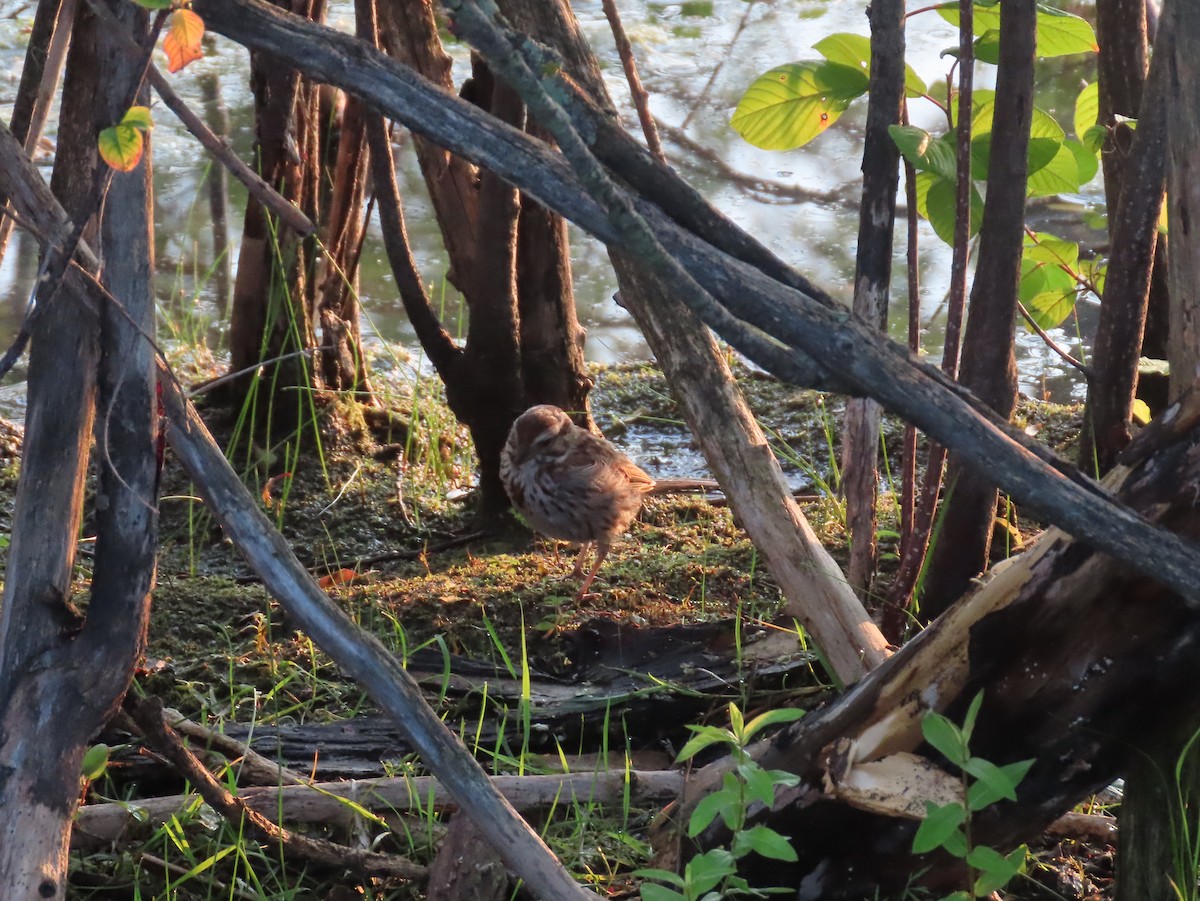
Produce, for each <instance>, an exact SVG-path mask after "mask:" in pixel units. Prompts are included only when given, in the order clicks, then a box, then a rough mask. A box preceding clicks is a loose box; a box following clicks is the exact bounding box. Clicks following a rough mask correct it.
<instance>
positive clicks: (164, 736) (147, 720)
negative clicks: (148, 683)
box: [130, 698, 428, 879]
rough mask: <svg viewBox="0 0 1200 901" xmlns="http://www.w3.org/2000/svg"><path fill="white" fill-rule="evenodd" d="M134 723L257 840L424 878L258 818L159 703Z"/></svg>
mask: <svg viewBox="0 0 1200 901" xmlns="http://www.w3.org/2000/svg"><path fill="white" fill-rule="evenodd" d="M130 713H131V715H132V716H133V718H134V720H135V721H136V722H137V724H138V725H139V726H141V727H142V730H143V731H144V732H145V734H146V738H147V740H149V741H150V742H152V743H153V744H154V745H155V747H156V748H157V750H158V751H159V753H161V754H162V755H163V756H165V757H166V758H167V759H168V760H169V761H171V765H172V766H174V767H175V768H176V769H177V770H178V771H179V772H180V774H181V775H183V776H184V777H185V778H186V779H187V780H188V781H189V782H191V783H192V784H193V785H195V786H196V788H197V790H198V791H199V792H200V795H201V797H203V798H204V801H205V803H207V804H208V806H209V807H211V808H212V809H213V810H215V811H217V812H218V813H219V814H221V816H223V817H225V819H227V820H228V821H229V822H230V823H232V824H233V825H234V826H235V827H236V826H237V825H238V824H240V823H244V824H245V825H246V827H247V828H248V830H249V832H250V833H251V834H252V835H254V836H256V837H257V838H258V839H259V840H260V841H263V842H268V843H271V844H277V845H279V846H280V847H281V848H282V849H283V850H284V851H285V852H286V853H289V854H293V855H295V856H296V857H300V858H302V859H304V860H309V861H312V862H313V863H318V864H321V865H323V866H328V867H338V868H343V867H352V868H355V869H358V870H362V871H363V872H367V873H373V874H377V875H386V876H392V877H399V878H402V879H423V878H425V876H426V875H427V872H428V871H427V870H426V868H425V867H423V866H420V865H418V864H415V863H413V862H412V861H410V860H407V859H405V858H403V857H400V856H399V855H391V854H378V853H376V852H373V851H361V850H358V849H355V848H348V847H346V846H344V845H337V844H334V843H333V842H328V841H325V840H323V839H314V838H309V837H307V836H303V835H297V834H295V833H293V832H290V831H288V830H287V829H284V828H282V827H281V826H277V825H276V824H275V823H273V822H271V821H270V820H269V819H267V818H266V817H265V816H263V814H261V813H259V812H258V811H256V810H253V809H251V808H250V806H249V805H247V804H246V802H245V801H244V800H243V799H241V798H237V797H234V796H233V795H232V794H230V793H229V791H228V790H227V789H226V788H225V786H223V785H222V784H221V783H220V782H218V781H217V780H216V779H215V778H214V777H213V775H212V773H210V772H209V771H208V770H206V769H205V768H204V766H203V764H201V763H200V761H199V760H198V759H197V758H196V755H195V754H193V753H192V752H191V751H190V750H189V749H188V748H187V746H186V745H184V743H183V741H182V740H181V739H180V737H179V735H178V733H177V732H175V730H174V729H172V728H171V727H170V726H169V725H167V723H166V721H165V719H164V716H163V707H162V701H160V700H159V699H158V698H150V699H148V700H145V701H142V702H141V703H138V704H136V705H134V706H133V707H132V709H131V711H130Z"/></svg>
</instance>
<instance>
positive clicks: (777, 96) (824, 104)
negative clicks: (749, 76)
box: [730, 62, 867, 150]
mask: <svg viewBox="0 0 1200 901" xmlns="http://www.w3.org/2000/svg"><path fill="white" fill-rule="evenodd" d="M866 90H867V76H866V75H865V74H864V73H863V72H861V71H860V70H857V69H852V68H850V67H849V66H843V65H840V64H838V63H831V62H821V63H812V62H805V63H789V64H787V65H785V66H777V67H776V68H774V69H771V70H770V71H769V72H765V73H764V74H762V75H760V76H759V77H758V78H756V79H755V80H754V82H753V83H752V84H751V85H750V87H749V88H747V89H746V93H745V94H744V95H743V96H742V99H741V102H739V103H738V106H737V109H736V110H734V113H733V118H732V119H731V120H730V125H732V126H733V128H734V130H735V131H737V133H738V134H740V135H741V136H742V137H743V138H744V139H745V140H746V141H747V142H749V143H751V144H753V145H754V146H755V147H761V148H763V149H764V150H791V149H793V148H795V147H801V146H803V145H805V144H807V143H808V142H809V141H811V140H812V139H813V138H815V137H816V136H817V135H819V134H821V132H823V131H825V129H827V128H828V127H829V126H830V125H832V124H833V123H834V122H836V121H837V120H838V118H839V117H840V116H841V115H842V113H843V112H845V110H846V107H847V106H849V105H850V101H851V100H853V99H854V98H855V97H858V96H860V95H861V94H863V93H864V92H865V91H866Z"/></svg>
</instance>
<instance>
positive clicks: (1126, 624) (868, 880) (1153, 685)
mask: <svg viewBox="0 0 1200 901" xmlns="http://www.w3.org/2000/svg"><path fill="white" fill-rule="evenodd" d="M1105 486H1106V487H1107V488H1109V489H1110V490H1113V491H1115V492H1117V494H1118V496H1119V497H1120V498H1121V499H1122V500H1123V501H1125V502H1126V503H1128V504H1129V505H1130V506H1131V507H1132V508H1133V509H1135V510H1138V511H1139V512H1141V513H1143V514H1145V515H1147V516H1150V517H1151V518H1153V519H1154V520H1155V521H1156V522H1158V523H1160V524H1161V525H1163V526H1165V527H1167V528H1170V529H1172V530H1173V531H1174V532H1175V533H1176V534H1178V535H1180V536H1181V537H1182V538H1184V539H1187V540H1190V541H1194V540H1196V538H1197V536H1200V508H1198V507H1197V505H1196V500H1195V499H1196V498H1197V497H1198V496H1200V392H1197V391H1194V392H1192V393H1191V394H1189V395H1188V396H1187V397H1186V398H1185V399H1184V400H1183V402H1181V403H1179V404H1176V405H1174V406H1172V407H1171V408H1169V409H1168V410H1167V411H1166V413H1165V414H1164V415H1163V417H1161V418H1160V420H1159V421H1157V422H1156V424H1155V425H1154V426H1153V427H1152V428H1151V429H1149V430H1148V431H1147V432H1144V433H1143V435H1142V436H1140V437H1139V439H1138V441H1136V442H1135V443H1134V444H1133V445H1131V446H1130V448H1129V449H1128V450H1127V452H1126V454H1125V456H1124V457H1123V458H1122V465H1120V466H1119V467H1118V468H1117V469H1115V470H1113V472H1112V473H1110V475H1109V477H1108V478H1107V479H1106V480H1105ZM1197 641H1200V623H1198V622H1197V620H1196V617H1195V615H1194V612H1193V611H1192V610H1191V608H1190V606H1189V605H1188V604H1187V603H1186V602H1185V601H1184V600H1183V599H1181V598H1179V597H1178V596H1177V595H1174V594H1172V593H1171V592H1170V591H1169V590H1167V589H1166V588H1164V587H1162V586H1161V585H1159V584H1157V583H1155V582H1153V581H1151V580H1149V579H1146V578H1145V577H1144V576H1141V575H1140V574H1138V573H1137V572H1136V571H1135V570H1134V569H1133V567H1131V566H1129V565H1128V564H1124V563H1121V562H1119V561H1116V560H1114V559H1112V558H1111V557H1108V556H1106V555H1103V554H1099V553H1097V552H1095V551H1094V550H1092V549H1090V548H1089V547H1087V546H1086V545H1085V544H1084V543H1082V542H1079V541H1075V540H1073V539H1072V538H1071V537H1070V536H1068V535H1066V534H1064V533H1063V532H1061V531H1060V530H1057V529H1052V530H1050V531H1049V532H1048V533H1047V534H1045V535H1044V536H1043V537H1042V538H1041V539H1040V540H1039V541H1038V542H1037V544H1036V545H1034V546H1033V548H1031V549H1030V550H1028V551H1026V552H1025V553H1023V554H1021V555H1020V556H1018V557H1016V558H1014V559H1012V560H1010V561H1008V562H1007V563H1006V564H1004V565H1002V566H1000V567H996V568H995V569H994V570H993V572H992V574H991V575H989V576H988V577H987V578H986V580H985V581H984V583H983V584H982V585H981V586H980V587H978V588H977V589H976V590H975V591H974V592H973V593H972V594H971V595H969V596H968V597H966V598H965V599H963V600H962V601H960V602H959V603H958V604H956V605H955V606H953V607H952V608H951V609H950V610H949V611H947V613H946V614H945V615H943V616H942V617H941V618H940V619H938V620H937V621H935V622H934V623H933V624H932V625H931V626H930V627H929V628H928V629H926V630H925V631H924V632H923V633H921V635H919V636H918V637H917V638H915V639H914V640H913V641H911V642H910V643H909V644H908V645H906V646H905V647H904V648H903V649H901V651H899V652H898V653H897V654H896V655H895V656H894V657H892V658H891V659H890V660H889V661H888V662H887V663H885V664H884V665H883V666H882V667H880V668H879V669H878V670H877V671H875V672H874V673H872V674H871V675H870V676H868V677H867V678H866V679H865V680H863V681H862V682H860V683H859V684H858V685H857V686H855V687H854V688H853V689H852V690H851V691H849V692H848V693H847V694H846V695H845V696H844V697H843V698H842V699H841V700H840V701H839V702H837V703H835V704H832V705H830V706H829V707H827V708H825V709H824V710H821V711H819V712H817V713H815V714H813V715H811V716H810V717H808V718H806V719H805V720H803V721H802V722H800V723H798V724H796V725H794V726H791V727H789V728H788V729H786V730H784V731H783V732H781V733H779V734H778V735H776V736H775V737H774V738H772V739H770V740H768V741H766V742H764V743H763V744H762V745H761V746H760V747H758V748H756V749H755V751H754V756H755V757H756V759H757V760H758V762H759V763H760V764H761V765H762V766H764V767H768V768H774V769H784V770H788V771H790V772H793V773H796V774H799V775H800V776H801V777H802V780H803V781H802V783H801V785H800V786H799V787H797V788H796V789H794V790H789V791H787V792H785V793H782V794H781V797H780V799H779V801H778V803H777V805H776V807H775V809H773V810H769V811H768V810H758V811H757V812H756V813H755V814H753V815H752V817H751V821H750V823H749V825H754V824H757V823H767V824H769V825H771V826H772V827H773V828H776V829H779V830H780V831H783V832H785V833H786V834H789V835H791V836H792V837H793V838H794V847H795V848H796V850H797V851H798V852H799V854H800V861H799V862H798V863H797V864H795V865H793V866H790V867H782V868H773V869H772V870H771V872H770V873H769V874H766V873H764V874H762V875H764V878H765V879H767V881H768V882H769V884H781V880H782V884H791V885H796V886H800V887H801V894H800V897H802V898H815V897H823V898H831V897H841V896H843V895H845V894H847V893H848V894H850V895H851V896H861V894H859V895H855V893H856V892H858V893H861V892H862V891H863V890H864V889H865V888H866V887H867V886H870V890H871V891H873V890H874V889H875V888H877V887H882V888H883V889H884V890H885V891H886V890H887V889H888V888H889V887H896V886H897V885H902V884H903V882H904V880H905V879H907V878H908V876H909V874H912V873H914V872H918V871H925V872H926V874H927V876H926V878H927V879H928V880H929V881H930V882H932V883H933V884H935V885H945V884H947V883H950V882H953V880H955V879H956V878H958V876H959V871H958V870H957V869H956V868H957V867H958V866H959V864H958V862H957V861H954V860H951V859H948V858H946V857H944V856H937V855H927V856H925V857H921V858H917V857H914V856H913V855H912V854H911V853H910V851H909V848H910V847H911V840H912V834H913V832H914V831H915V828H916V821H915V820H913V819H909V818H907V817H910V816H911V815H912V814H913V812H914V810H913V805H914V802H916V804H917V809H918V810H919V809H920V807H923V801H924V800H926V799H929V800H935V797H936V796H935V795H934V794H933V792H934V790H935V787H936V786H937V785H939V784H943V783H944V781H945V778H950V777H951V776H953V778H955V779H957V773H954V774H951V773H949V772H944V771H943V767H944V764H943V762H942V761H941V760H940V758H939V757H938V756H937V755H936V754H935V753H934V752H932V751H931V750H930V749H929V747H928V746H927V745H925V744H924V743H923V739H922V735H921V719H922V717H923V716H924V714H925V713H926V711H928V710H931V709H932V710H937V711H939V712H942V713H944V714H945V715H947V716H949V717H950V718H951V719H952V720H955V721H961V719H962V715H963V713H964V711H965V710H966V707H967V705H968V703H969V702H970V700H971V698H973V697H974V696H975V694H976V693H978V692H979V691H983V692H984V702H983V707H982V710H981V712H980V715H979V721H978V723H977V725H976V729H975V733H974V737H973V738H972V742H971V751H972V754H973V755H975V756H978V757H982V758H984V759H986V760H989V761H991V762H993V763H995V764H997V765H1004V764H1007V763H1011V762H1014V761H1017V760H1023V759H1028V758H1033V759H1035V761H1036V762H1035V763H1034V765H1033V767H1032V769H1031V770H1030V771H1029V774H1028V775H1027V776H1026V778H1025V780H1024V781H1023V782H1022V783H1021V784H1020V786H1019V787H1018V789H1017V795H1018V800H1017V802H1016V803H1009V802H1002V803H998V804H995V805H993V806H991V807H988V808H986V809H985V810H983V811H981V812H979V813H978V814H976V815H975V817H974V819H973V821H972V837H973V840H974V841H975V842H976V843H978V844H987V845H991V846H993V847H997V848H1007V847H1011V846H1013V845H1015V844H1016V843H1018V842H1020V841H1021V840H1024V839H1028V838H1030V837H1031V836H1034V835H1037V834H1038V833H1040V831H1041V830H1042V829H1043V828H1044V827H1045V826H1046V825H1047V824H1048V823H1049V822H1050V821H1051V820H1053V819H1054V818H1055V817H1056V816H1058V815H1059V814H1061V813H1063V812H1064V811H1068V810H1070V809H1071V808H1072V807H1074V805H1075V804H1077V803H1078V802H1079V801H1081V800H1083V799H1084V798H1086V797H1088V796H1090V795H1091V794H1094V793H1095V792H1097V791H1099V790H1100V789H1102V788H1104V787H1105V786H1107V785H1108V784H1109V783H1111V782H1112V781H1113V780H1114V779H1115V778H1117V777H1118V776H1119V775H1121V774H1122V773H1123V772H1124V771H1125V769H1126V768H1127V767H1128V766H1129V762H1130V760H1131V758H1132V757H1133V756H1134V755H1137V754H1139V753H1141V752H1140V751H1139V747H1140V743H1141V742H1144V741H1149V740H1152V738H1153V736H1152V734H1151V730H1149V729H1148V725H1149V724H1156V723H1170V722H1173V721H1176V720H1180V719H1186V718H1188V717H1194V716H1196V715H1197V713H1198V712H1200V698H1197V696H1196V694H1195V692H1193V691H1192V690H1191V687H1192V686H1194V685H1195V684H1196V680H1197V679H1198V678H1200V659H1198V658H1197V656H1196V654H1195V653H1194V648H1195V645H1196V642H1197ZM918 762H919V763H918ZM929 765H933V766H934V767H935V768H936V772H935V771H930V772H931V773H932V774H933V777H932V778H911V777H912V776H913V775H914V773H915V772H916V770H917V768H918V766H920V767H928V766H929ZM727 769H728V764H727V763H724V762H722V763H720V764H714V765H712V766H710V767H707V768H705V770H703V771H701V772H700V773H699V774H698V775H697V778H696V779H695V780H694V781H692V782H691V783H689V786H688V788H687V790H686V792H685V799H684V802H683V804H682V805H681V811H680V822H686V818H687V816H688V815H689V813H690V810H691V809H693V808H694V806H695V803H696V802H697V801H698V800H699V799H700V798H701V797H703V796H704V795H705V794H707V793H708V791H709V790H710V789H711V788H712V787H713V786H714V784H716V782H718V781H719V779H720V777H721V774H722V773H723V772H725V771H726V770H727ZM939 773H940V774H941V775H940V776H939V775H938V774H939ZM897 776H906V777H908V778H906V781H904V782H898V781H895V779H894V778H893V777H897ZM883 811H887V814H886V815H885V814H884V813H883ZM846 830H851V831H852V833H853V834H854V836H855V841H854V842H845V841H843V840H842V838H841V837H842V836H844V835H846V834H847V832H846ZM727 838H728V836H725V835H722V834H721V832H720V830H719V829H713V830H711V831H709V832H707V833H705V834H704V835H703V836H702V837H701V840H700V844H701V846H702V847H710V846H713V845H716V844H720V843H721V842H722V841H724V840H725V839H727Z"/></svg>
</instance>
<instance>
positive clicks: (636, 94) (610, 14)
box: [602, 0, 667, 163]
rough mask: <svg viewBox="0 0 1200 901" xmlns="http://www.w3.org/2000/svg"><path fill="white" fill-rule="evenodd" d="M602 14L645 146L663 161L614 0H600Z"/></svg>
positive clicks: (643, 89)
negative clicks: (614, 43) (605, 19)
mask: <svg viewBox="0 0 1200 901" xmlns="http://www.w3.org/2000/svg"><path fill="white" fill-rule="evenodd" d="M602 2H603V6H604V15H605V17H606V18H607V19H608V25H609V27H610V28H611V29H612V33H613V40H615V41H616V42H617V55H618V56H619V57H621V66H622V68H624V69H625V80H626V81H628V82H629V95H630V96H631V97H632V98H633V108H634V109H636V110H637V114H638V119H639V120H640V121H641V123H642V134H644V135H645V136H646V146H647V147H649V148H650V152H651V153H653V154H654V155H655V156H656V157H657V158H658V160H659V162H663V163H665V162H666V161H667V155H666V154H665V153H663V148H662V141H660V140H659V139H658V129H657V128H655V126H654V117H653V116H652V115H650V95H649V94H647V93H646V89H645V88H644V87H642V80H641V78H639V77H638V71H637V61H636V60H634V58H633V47H632V46H630V43H629V36H628V35H626V34H625V26H624V25H622V24H621V14H620V12H618V11H617V4H616V0H602Z"/></svg>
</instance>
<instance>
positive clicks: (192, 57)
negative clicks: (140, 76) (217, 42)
mask: <svg viewBox="0 0 1200 901" xmlns="http://www.w3.org/2000/svg"><path fill="white" fill-rule="evenodd" d="M202 37H204V20H203V19H201V18H200V17H199V16H198V15H196V14H195V13H194V12H192V11H191V10H190V9H177V10H175V12H173V13H171V18H170V20H169V23H168V25H167V36H166V37H165V38H163V50H165V51H166V53H167V71H169V72H178V71H179V70H180V69H182V68H183V67H184V66H186V65H187V64H188V63H191V62H195V61H196V60H198V59H199V58H200V57H202V56H203V55H204V51H203V50H201V49H200V39H201V38H202Z"/></svg>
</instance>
